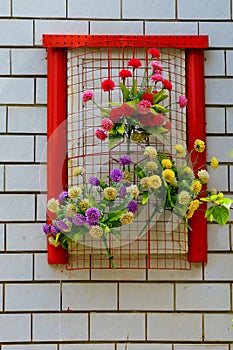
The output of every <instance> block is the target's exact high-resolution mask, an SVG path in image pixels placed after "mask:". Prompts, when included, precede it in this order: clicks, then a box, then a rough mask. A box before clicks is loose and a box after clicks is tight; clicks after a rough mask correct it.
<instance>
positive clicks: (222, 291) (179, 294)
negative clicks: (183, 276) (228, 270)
mask: <svg viewBox="0 0 233 350" xmlns="http://www.w3.org/2000/svg"><path fill="white" fill-rule="evenodd" d="M176 310H177V311H178V310H182V311H184V310H185V311H187V310H190V311H191V310H198V311H203V310H230V285H229V284H207V283H206V284H193V283H190V284H183V283H181V284H177V285H176Z"/></svg>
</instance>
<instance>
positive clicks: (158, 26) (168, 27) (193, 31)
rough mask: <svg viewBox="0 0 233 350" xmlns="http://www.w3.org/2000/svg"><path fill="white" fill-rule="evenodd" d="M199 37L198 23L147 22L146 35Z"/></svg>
mask: <svg viewBox="0 0 233 350" xmlns="http://www.w3.org/2000/svg"><path fill="white" fill-rule="evenodd" d="M155 33H156V35H160V34H161V35H171V33H172V34H173V35H184V33H185V34H186V35H197V34H198V26H197V23H192V22H157V21H156V22H146V24H145V34H146V35H155Z"/></svg>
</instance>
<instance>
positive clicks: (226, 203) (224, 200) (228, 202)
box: [218, 197, 233, 209]
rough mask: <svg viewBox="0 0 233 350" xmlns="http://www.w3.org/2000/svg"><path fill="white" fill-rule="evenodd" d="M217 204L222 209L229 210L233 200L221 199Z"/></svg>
mask: <svg viewBox="0 0 233 350" xmlns="http://www.w3.org/2000/svg"><path fill="white" fill-rule="evenodd" d="M218 202H219V204H222V205H223V206H224V207H226V208H228V209H230V207H231V204H232V203H233V200H232V199H230V198H227V197H224V198H222V199H221V200H219V201H218Z"/></svg>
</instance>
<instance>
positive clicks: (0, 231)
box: [0, 224, 5, 251]
mask: <svg viewBox="0 0 233 350" xmlns="http://www.w3.org/2000/svg"><path fill="white" fill-rule="evenodd" d="M4 242H5V237H4V224H0V251H2V250H4Z"/></svg>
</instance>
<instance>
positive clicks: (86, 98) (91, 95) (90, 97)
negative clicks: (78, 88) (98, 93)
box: [82, 90, 94, 103]
mask: <svg viewBox="0 0 233 350" xmlns="http://www.w3.org/2000/svg"><path fill="white" fill-rule="evenodd" d="M93 98H94V91H92V90H85V91H84V92H83V95H82V101H83V102H84V103H85V102H87V101H90V100H93Z"/></svg>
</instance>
